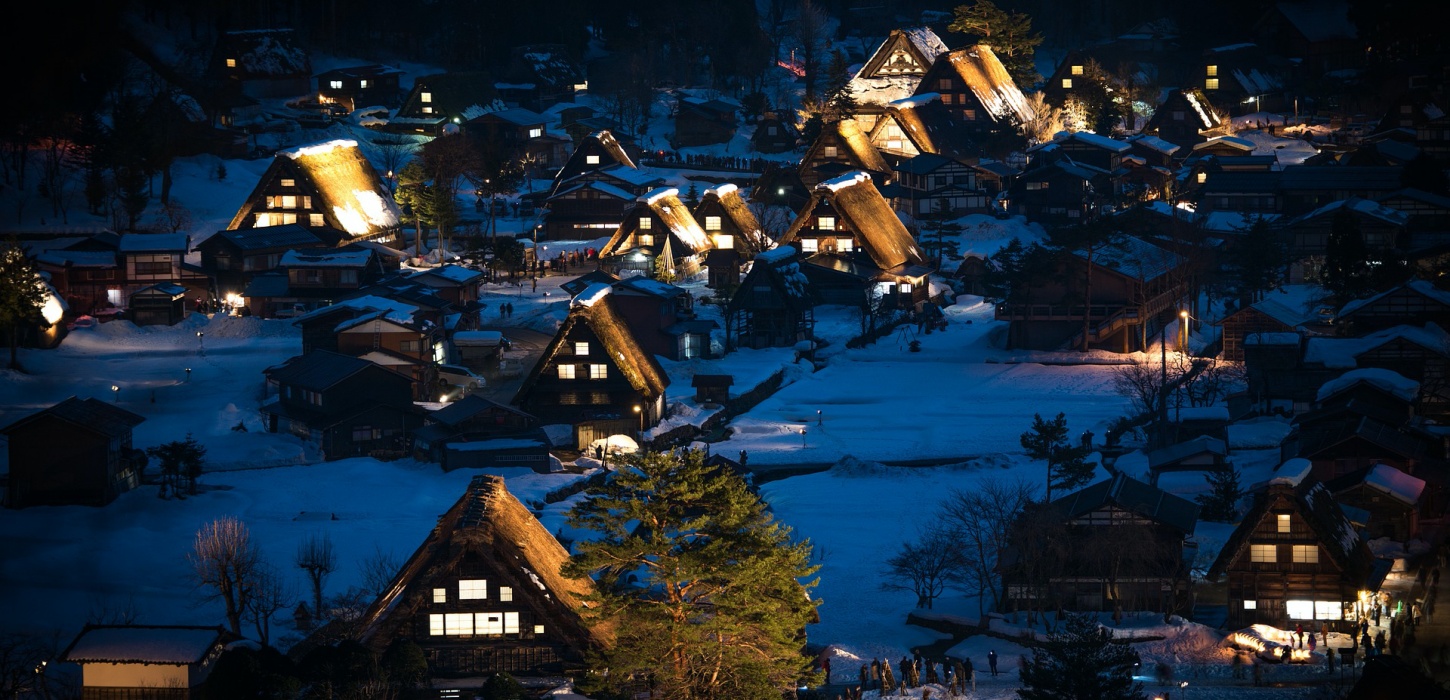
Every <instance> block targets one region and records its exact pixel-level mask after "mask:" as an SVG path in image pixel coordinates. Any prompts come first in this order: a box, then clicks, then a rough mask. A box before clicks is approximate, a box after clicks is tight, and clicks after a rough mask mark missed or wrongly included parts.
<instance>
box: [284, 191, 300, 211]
mask: <svg viewBox="0 0 1450 700" xmlns="http://www.w3.org/2000/svg"><path fill="white" fill-rule="evenodd" d="M282 208H283V209H296V208H297V195H292V194H284V195H282Z"/></svg>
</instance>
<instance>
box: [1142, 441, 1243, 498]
mask: <svg viewBox="0 0 1450 700" xmlns="http://www.w3.org/2000/svg"><path fill="white" fill-rule="evenodd" d="M1229 469H1233V462H1232V461H1231V460H1230V459H1229V454H1228V444H1227V443H1225V442H1224V441H1223V440H1222V439H1220V438H1216V437H1210V436H1207V435H1200V436H1198V437H1195V438H1192V439H1190V440H1185V441H1183V442H1180V443H1178V444H1175V445H1169V446H1167V447H1161V448H1158V449H1156V450H1153V451H1152V452H1149V453H1148V473H1149V475H1150V478H1149V481H1150V482H1151V483H1152V484H1153V485H1154V486H1157V485H1158V477H1159V476H1161V475H1163V474H1164V473H1166V472H1211V471H1226V470H1229Z"/></svg>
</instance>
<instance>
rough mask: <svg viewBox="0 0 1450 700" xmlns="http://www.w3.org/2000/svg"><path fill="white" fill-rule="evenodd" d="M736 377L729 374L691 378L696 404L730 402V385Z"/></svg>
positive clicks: (700, 375)
mask: <svg viewBox="0 0 1450 700" xmlns="http://www.w3.org/2000/svg"><path fill="white" fill-rule="evenodd" d="M734 383H735V377H734V376H732V375H729V374H697V375H695V376H694V377H691V378H690V386H692V387H694V389H695V402H696V403H699V404H702V405H703V404H708V403H714V404H723V403H725V402H726V401H729V400H730V385H731V384H734Z"/></svg>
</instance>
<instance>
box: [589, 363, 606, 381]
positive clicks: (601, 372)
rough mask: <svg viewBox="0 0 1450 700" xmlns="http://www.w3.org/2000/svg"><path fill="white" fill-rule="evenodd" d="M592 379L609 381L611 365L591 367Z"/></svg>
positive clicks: (590, 376) (590, 375) (590, 374)
mask: <svg viewBox="0 0 1450 700" xmlns="http://www.w3.org/2000/svg"><path fill="white" fill-rule="evenodd" d="M589 378H590V379H608V378H609V365H589Z"/></svg>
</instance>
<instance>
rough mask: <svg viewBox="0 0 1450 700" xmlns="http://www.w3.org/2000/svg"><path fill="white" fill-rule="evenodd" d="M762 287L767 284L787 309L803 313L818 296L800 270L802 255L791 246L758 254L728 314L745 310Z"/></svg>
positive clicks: (813, 304) (731, 301)
mask: <svg viewBox="0 0 1450 700" xmlns="http://www.w3.org/2000/svg"><path fill="white" fill-rule="evenodd" d="M760 285H768V286H769V287H770V288H771V290H772V292H773V294H772V296H773V297H774V298H775V299H779V300H780V301H781V302H782V303H783V304H784V305H785V306H786V308H787V309H789V310H791V311H792V312H800V311H804V310H806V309H809V308H811V307H813V306H815V305H816V301H817V299H816V297H817V295H816V293H815V290H814V289H813V288H812V287H811V285H810V280H808V279H806V275H805V272H804V271H802V270H801V261H800V256H799V255H798V254H797V253H796V250H795V248H794V247H792V246H788V245H782V246H777V247H775V248H771V249H770V250H767V251H764V252H761V253H758V254H757V255H756V256H755V260H754V262H753V263H752V264H751V266H750V272H748V273H746V275H745V279H743V280H741V281H740V286H739V287H737V288H736V290H735V294H734V295H732V296H731V297H730V301H729V302H727V303H726V309H725V312H726V314H727V315H728V314H733V313H735V312H736V311H738V310H739V309H740V308H741V307H743V306H744V305H745V304H746V303H747V302H748V301H749V299H748V297H749V296H750V295H753V294H754V293H755V292H754V290H755V289H756V288H757V287H758V286H760Z"/></svg>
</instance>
